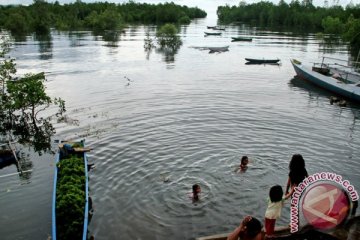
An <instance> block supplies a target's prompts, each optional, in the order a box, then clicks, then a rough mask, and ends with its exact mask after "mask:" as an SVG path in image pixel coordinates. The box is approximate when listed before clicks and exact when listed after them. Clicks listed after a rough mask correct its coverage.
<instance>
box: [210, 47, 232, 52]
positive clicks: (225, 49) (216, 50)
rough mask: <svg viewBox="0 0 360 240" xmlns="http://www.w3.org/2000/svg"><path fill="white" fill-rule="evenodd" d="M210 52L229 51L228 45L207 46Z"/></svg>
mask: <svg viewBox="0 0 360 240" xmlns="http://www.w3.org/2000/svg"><path fill="white" fill-rule="evenodd" d="M208 49H209V50H210V52H226V51H229V46H224V47H208Z"/></svg>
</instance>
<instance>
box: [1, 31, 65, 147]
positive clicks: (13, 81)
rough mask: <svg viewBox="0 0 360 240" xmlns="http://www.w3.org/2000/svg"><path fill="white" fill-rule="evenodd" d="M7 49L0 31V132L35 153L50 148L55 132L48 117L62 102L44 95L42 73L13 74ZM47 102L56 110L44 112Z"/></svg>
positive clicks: (60, 110)
mask: <svg viewBox="0 0 360 240" xmlns="http://www.w3.org/2000/svg"><path fill="white" fill-rule="evenodd" d="M9 49H10V43H9V39H8V37H7V36H6V35H5V34H4V33H2V32H0V123H1V124H0V135H2V136H8V138H11V139H12V138H13V137H15V139H16V140H17V141H19V142H20V143H29V144H31V145H32V146H33V147H34V150H35V151H37V152H39V153H41V152H42V151H50V150H51V142H50V139H51V136H52V135H54V133H55V129H54V127H53V125H52V124H51V120H52V117H61V116H62V114H63V113H64V112H65V102H64V101H63V100H62V99H59V98H55V99H51V98H50V97H49V96H48V95H47V94H46V92H45V85H44V82H45V75H44V73H38V74H32V73H29V74H25V76H23V77H15V74H16V71H17V70H16V67H15V60H14V59H12V58H11V57H9V56H8V52H9ZM51 105H55V106H56V105H57V107H58V109H57V112H54V113H53V114H44V110H47V109H48V108H49V107H50V106H51ZM55 110H56V109H55Z"/></svg>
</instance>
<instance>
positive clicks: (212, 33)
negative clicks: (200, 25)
mask: <svg viewBox="0 0 360 240" xmlns="http://www.w3.org/2000/svg"><path fill="white" fill-rule="evenodd" d="M204 33H205V36H208V35H209V36H210V35H213V36H219V35H221V32H204Z"/></svg>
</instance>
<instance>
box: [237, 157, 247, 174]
mask: <svg viewBox="0 0 360 240" xmlns="http://www.w3.org/2000/svg"><path fill="white" fill-rule="evenodd" d="M248 163H249V158H248V157H247V156H242V158H241V162H240V166H239V168H240V170H241V171H245V170H246V169H247V168H248Z"/></svg>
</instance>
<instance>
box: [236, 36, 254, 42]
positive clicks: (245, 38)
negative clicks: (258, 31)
mask: <svg viewBox="0 0 360 240" xmlns="http://www.w3.org/2000/svg"><path fill="white" fill-rule="evenodd" d="M232 41H233V42H240V41H242V42H251V41H252V38H249V37H232Z"/></svg>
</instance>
